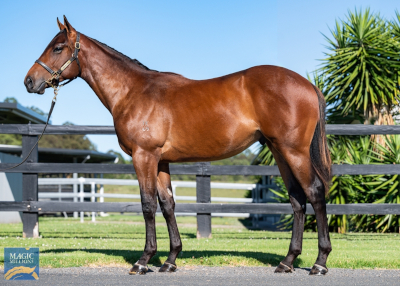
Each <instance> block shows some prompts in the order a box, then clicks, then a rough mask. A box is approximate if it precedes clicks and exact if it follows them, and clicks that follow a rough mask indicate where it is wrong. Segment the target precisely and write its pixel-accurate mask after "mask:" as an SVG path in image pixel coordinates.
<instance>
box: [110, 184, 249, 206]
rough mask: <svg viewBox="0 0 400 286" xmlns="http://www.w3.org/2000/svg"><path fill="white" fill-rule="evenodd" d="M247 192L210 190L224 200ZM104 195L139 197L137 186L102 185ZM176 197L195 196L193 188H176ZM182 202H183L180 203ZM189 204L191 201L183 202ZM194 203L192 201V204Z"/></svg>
mask: <svg viewBox="0 0 400 286" xmlns="http://www.w3.org/2000/svg"><path fill="white" fill-rule="evenodd" d="M247 192H248V191H247V190H230V189H211V196H212V197H226V198H244V197H245V195H246V194H247ZM104 193H106V194H130V195H139V194H140V190H139V186H117V185H104ZM176 195H178V196H196V189H195V188H176ZM104 201H105V202H126V199H116V198H104ZM129 201H131V202H140V199H136V200H135V199H132V200H129ZM182 202H183V201H182ZM184 202H185V203H191V201H184ZM194 202H195V201H192V203H194Z"/></svg>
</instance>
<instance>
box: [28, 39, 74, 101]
mask: <svg viewBox="0 0 400 286" xmlns="http://www.w3.org/2000/svg"><path fill="white" fill-rule="evenodd" d="M80 36H81V34H80V33H79V32H77V34H76V42H75V51H74V53H73V54H72V57H71V58H70V59H69V60H68V61H66V62H65V63H64V64H63V65H62V66H61V68H60V69H59V70H58V71H53V70H52V69H51V68H50V67H49V66H47V65H46V64H45V63H44V62H42V61H40V60H36V61H35V63H38V64H39V65H41V66H42V67H43V68H44V69H45V70H47V71H48V72H49V73H50V74H51V77H50V78H49V79H48V80H46V81H45V82H46V83H47V84H48V85H50V86H51V87H52V88H54V93H57V91H58V89H59V88H61V87H62V86H64V85H66V84H68V83H70V82H71V81H73V80H74V79H76V78H77V77H78V76H80V74H81V65H80V64H79V59H78V53H79V50H80V49H81V44H80V43H79V39H80ZM75 60H76V63H77V64H78V68H79V74H78V75H77V76H75V77H74V78H72V79H70V80H68V81H67V82H66V83H64V84H62V85H60V86H59V85H58V82H59V79H60V76H61V73H62V72H63V71H65V69H66V68H67V67H69V65H70V64H72V63H73V62H74V61H75ZM53 80H55V82H56V83H55V84H53Z"/></svg>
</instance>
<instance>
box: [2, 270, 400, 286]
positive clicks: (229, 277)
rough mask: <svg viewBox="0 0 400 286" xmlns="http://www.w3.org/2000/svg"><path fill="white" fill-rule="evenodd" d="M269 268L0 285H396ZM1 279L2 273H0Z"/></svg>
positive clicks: (385, 279)
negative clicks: (285, 272) (275, 271)
mask: <svg viewBox="0 0 400 286" xmlns="http://www.w3.org/2000/svg"><path fill="white" fill-rule="evenodd" d="M274 269H275V268H273V267H182V268H180V269H178V271H177V272H175V273H159V272H157V271H158V267H151V268H150V270H151V271H149V272H148V273H147V274H146V275H128V270H129V269H127V268H109V267H104V268H87V267H74V268H59V269H40V280H39V281H18V282H17V281H5V280H1V279H0V285H51V286H53V285H54V286H56V285H151V286H154V285H163V286H164V285H179V286H180V285H182V286H183V285H185V286H186V285H213V286H218V285H221V286H222V285H246V286H247V285H285V286H286V285H296V286H298V285H310V286H312V285H318V286H321V285H400V270H349V269H329V273H328V274H327V275H325V276H320V277H315V276H309V275H308V271H309V269H301V268H297V269H296V271H295V273H292V274H275V273H274ZM0 274H1V276H3V271H2V270H0Z"/></svg>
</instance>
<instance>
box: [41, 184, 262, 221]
mask: <svg viewBox="0 0 400 286" xmlns="http://www.w3.org/2000/svg"><path fill="white" fill-rule="evenodd" d="M38 184H39V185H58V192H39V194H38V195H39V199H54V198H55V199H58V200H60V201H61V199H62V198H73V200H74V202H77V201H78V199H79V201H80V202H83V200H84V198H91V201H92V202H95V201H96V200H95V198H100V199H99V202H100V203H102V202H104V198H118V199H140V195H133V194H132V195H130V194H105V193H104V185H121V186H139V182H138V181H137V180H122V179H96V178H83V177H81V178H72V179H64V178H39V179H38ZM62 185H72V186H73V192H72V193H62V192H61V189H62V187H61V186H62ZM78 185H79V186H80V188H79V192H78V187H77V186H78ZM84 185H90V186H91V192H90V193H85V192H84ZM96 185H100V189H99V192H98V193H96V192H95V189H96V188H95V186H96ZM171 185H172V193H173V196H174V199H175V201H196V197H195V196H177V195H176V189H177V188H196V182H191V181H172V182H171ZM256 187H257V185H256V184H239V183H211V189H232V190H253V189H255V188H256ZM211 202H225V203H226V202H228V203H251V202H253V199H247V198H227V197H211ZM100 215H104V213H100ZM176 215H189V216H195V215H196V214H195V213H176ZM212 215H214V216H219V217H220V216H233V217H249V215H250V214H249V213H218V214H212ZM74 216H75V217H77V213H76V214H74ZM83 216H84V213H83V212H81V213H80V218H81V222H83ZM95 220H96V213H94V212H93V213H92V221H95Z"/></svg>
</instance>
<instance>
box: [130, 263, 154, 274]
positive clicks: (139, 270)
mask: <svg viewBox="0 0 400 286" xmlns="http://www.w3.org/2000/svg"><path fill="white" fill-rule="evenodd" d="M147 271H149V268H148V267H147V266H143V265H140V264H139V263H137V262H136V263H135V264H134V265H133V267H132V268H131V270H129V275H136V274H139V275H144V274H146V272H147Z"/></svg>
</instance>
